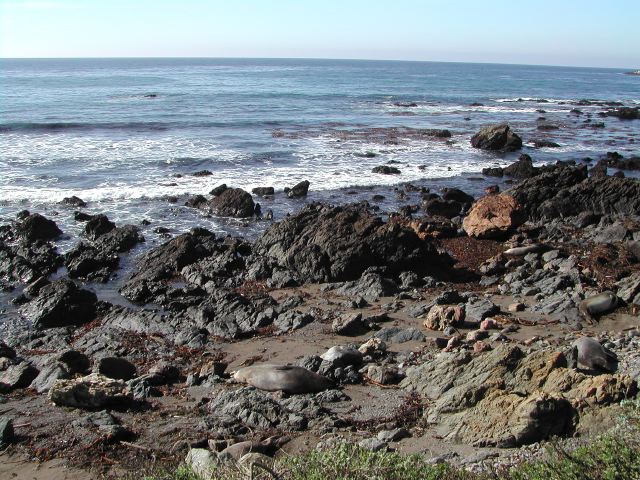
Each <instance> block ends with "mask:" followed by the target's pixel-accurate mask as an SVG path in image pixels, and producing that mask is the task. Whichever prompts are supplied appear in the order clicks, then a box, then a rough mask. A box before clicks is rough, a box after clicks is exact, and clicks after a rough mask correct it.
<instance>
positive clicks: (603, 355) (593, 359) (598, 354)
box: [568, 337, 618, 373]
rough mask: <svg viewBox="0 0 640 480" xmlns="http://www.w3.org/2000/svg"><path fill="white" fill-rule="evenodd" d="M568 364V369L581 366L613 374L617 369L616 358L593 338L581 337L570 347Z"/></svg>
mask: <svg viewBox="0 0 640 480" xmlns="http://www.w3.org/2000/svg"><path fill="white" fill-rule="evenodd" d="M568 364H569V367H570V368H575V369H577V368H578V365H582V366H583V367H585V368H588V369H589V370H596V371H604V372H610V373H613V372H615V371H616V370H617V369H618V357H617V356H616V354H615V353H613V352H612V351H611V350H609V349H607V348H605V347H603V346H602V344H601V343H600V342H598V341H597V340H596V339H595V338H591V337H581V338H579V339H577V340H576V341H575V342H573V344H572V345H571V352H570V353H569V362H568Z"/></svg>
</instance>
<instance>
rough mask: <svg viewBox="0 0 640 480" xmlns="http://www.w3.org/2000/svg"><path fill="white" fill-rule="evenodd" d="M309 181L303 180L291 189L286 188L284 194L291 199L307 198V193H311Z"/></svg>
mask: <svg viewBox="0 0 640 480" xmlns="http://www.w3.org/2000/svg"><path fill="white" fill-rule="evenodd" d="M309 185H311V184H310V183H309V180H303V181H301V182H299V183H296V184H295V185H294V186H293V187H291V188H285V189H284V192H285V193H286V194H287V197H289V198H300V197H306V196H307V193H309Z"/></svg>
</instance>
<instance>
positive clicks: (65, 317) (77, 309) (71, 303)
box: [22, 279, 97, 329]
mask: <svg viewBox="0 0 640 480" xmlns="http://www.w3.org/2000/svg"><path fill="white" fill-rule="evenodd" d="M96 301H97V298H96V295H95V293H93V292H91V291H89V290H84V289H81V288H78V286H77V285H76V284H75V283H74V282H72V281H71V280H66V279H62V280H57V281H55V282H52V283H50V284H49V285H46V286H44V287H42V288H41V289H40V291H39V293H38V296H37V297H36V298H34V299H33V300H31V301H30V302H29V303H28V304H27V305H25V306H24V307H22V314H23V315H24V316H25V317H27V318H28V319H29V320H31V322H33V326H34V327H35V328H37V329H43V328H51V327H64V326H69V325H82V324H83V323H87V322H89V321H91V320H93V319H94V318H95V314H96Z"/></svg>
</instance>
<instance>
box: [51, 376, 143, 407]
mask: <svg viewBox="0 0 640 480" xmlns="http://www.w3.org/2000/svg"><path fill="white" fill-rule="evenodd" d="M49 399H50V400H51V401H52V402H53V403H54V404H56V405H58V406H60V407H72V408H84V409H98V408H107V407H127V406H129V405H130V404H131V402H132V400H133V397H132V396H131V394H130V393H129V392H128V391H127V389H126V385H125V383H124V382H123V381H121V380H114V379H110V378H107V377H104V376H102V375H99V374H97V373H92V374H91V375H87V376H86V377H81V378H75V379H71V380H57V381H56V382H55V383H54V384H53V386H52V387H51V389H50V390H49Z"/></svg>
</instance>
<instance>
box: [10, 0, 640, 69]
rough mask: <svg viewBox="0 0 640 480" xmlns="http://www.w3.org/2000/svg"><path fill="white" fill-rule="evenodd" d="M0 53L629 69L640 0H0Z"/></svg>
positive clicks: (634, 64) (633, 63)
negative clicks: (348, 59) (316, 58)
mask: <svg viewBox="0 0 640 480" xmlns="http://www.w3.org/2000/svg"><path fill="white" fill-rule="evenodd" d="M0 56H1V57H121V56H129V57H147V56H152V57H176V56H189V57H318V58H370V59H400V60H442V61H465V62H466V61H469V62H501V63H528V64H549V65H580V66H603V67H623V68H640V0H609V1H604V0H598V1H596V0H509V1H503V0H484V1H482V0H422V1H420V0H369V1H366V0H317V1H315V0H314V1H306V0H297V1H294V0H101V1H98V0H0Z"/></svg>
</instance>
